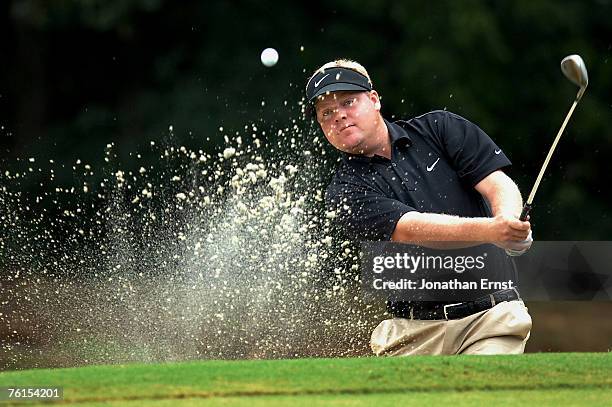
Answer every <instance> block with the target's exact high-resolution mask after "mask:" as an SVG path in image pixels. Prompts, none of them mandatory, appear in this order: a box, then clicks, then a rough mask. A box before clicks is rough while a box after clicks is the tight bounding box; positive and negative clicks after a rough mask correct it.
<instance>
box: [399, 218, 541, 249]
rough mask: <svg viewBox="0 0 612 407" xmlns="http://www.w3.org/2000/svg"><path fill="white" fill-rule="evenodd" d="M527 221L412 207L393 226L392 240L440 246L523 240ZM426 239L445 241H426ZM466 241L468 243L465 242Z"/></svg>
mask: <svg viewBox="0 0 612 407" xmlns="http://www.w3.org/2000/svg"><path fill="white" fill-rule="evenodd" d="M528 233H529V225H528V224H526V223H524V222H521V221H519V220H517V219H515V218H513V217H509V216H503V215H500V216H496V217H494V218H485V217H479V218H462V217H458V216H452V215H444V214H437V213H422V212H417V211H411V212H408V213H406V214H404V215H403V216H402V217H401V218H400V220H399V221H398V222H397V224H396V226H395V230H394V231H393V233H392V235H391V240H392V241H396V242H405V243H414V244H420V245H423V246H430V247H431V246H436V248H440V246H443V247H445V248H454V247H468V246H473V245H478V244H483V243H496V242H504V241H523V240H525V239H526V238H527V234H528ZM426 242H448V243H446V244H433V245H432V244H427V243H426ZM468 242H469V243H468Z"/></svg>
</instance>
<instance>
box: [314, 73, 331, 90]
mask: <svg viewBox="0 0 612 407" xmlns="http://www.w3.org/2000/svg"><path fill="white" fill-rule="evenodd" d="M328 76H329V74H327V75H325V76H324V77H322V78H321V79H319V80H318V81H315V83H314V85H315V88H318V87H319V85H320V84H321V82H323V79H325V78H327V77H328Z"/></svg>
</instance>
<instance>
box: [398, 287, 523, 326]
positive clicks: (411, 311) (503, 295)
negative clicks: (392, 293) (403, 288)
mask: <svg viewBox="0 0 612 407" xmlns="http://www.w3.org/2000/svg"><path fill="white" fill-rule="evenodd" d="M520 299H521V296H520V295H519V292H518V290H517V289H516V288H512V289H509V290H501V291H496V292H494V293H491V294H489V295H485V296H484V297H480V298H477V299H475V300H473V301H467V302H459V303H456V304H440V303H432V302H429V303H428V302H420V303H417V304H414V303H412V304H411V303H406V302H404V303H401V302H400V303H397V302H396V303H389V304H388V306H387V309H388V311H389V313H390V314H392V315H393V316H394V317H396V318H407V319H461V318H465V317H467V316H469V315H472V314H476V313H477V312H480V311H485V310H488V309H491V308H493V307H494V306H495V304H499V303H500V302H504V301H516V300H520Z"/></svg>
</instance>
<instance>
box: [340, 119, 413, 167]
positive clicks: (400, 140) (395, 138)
mask: <svg viewBox="0 0 612 407" xmlns="http://www.w3.org/2000/svg"><path fill="white" fill-rule="evenodd" d="M383 120H384V121H385V124H386V125H387V130H388V131H389V138H390V139H391V148H394V147H395V146H402V147H403V146H410V145H412V139H411V138H410V136H409V135H408V133H407V132H406V130H405V129H404V128H403V127H402V126H400V125H399V124H398V123H401V122H394V123H391V122H390V121H388V120H387V119H384V118H383ZM343 159H344V161H359V162H372V161H373V160H381V159H382V160H387V159H386V158H384V157H380V156H376V155H375V156H373V157H366V156H364V155H359V154H350V153H343Z"/></svg>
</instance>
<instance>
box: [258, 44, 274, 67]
mask: <svg viewBox="0 0 612 407" xmlns="http://www.w3.org/2000/svg"><path fill="white" fill-rule="evenodd" d="M277 62H278V52H276V50H275V49H274V48H266V49H264V50H263V51H261V63H262V64H264V65H265V66H267V67H270V66H274V65H276V63H277Z"/></svg>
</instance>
